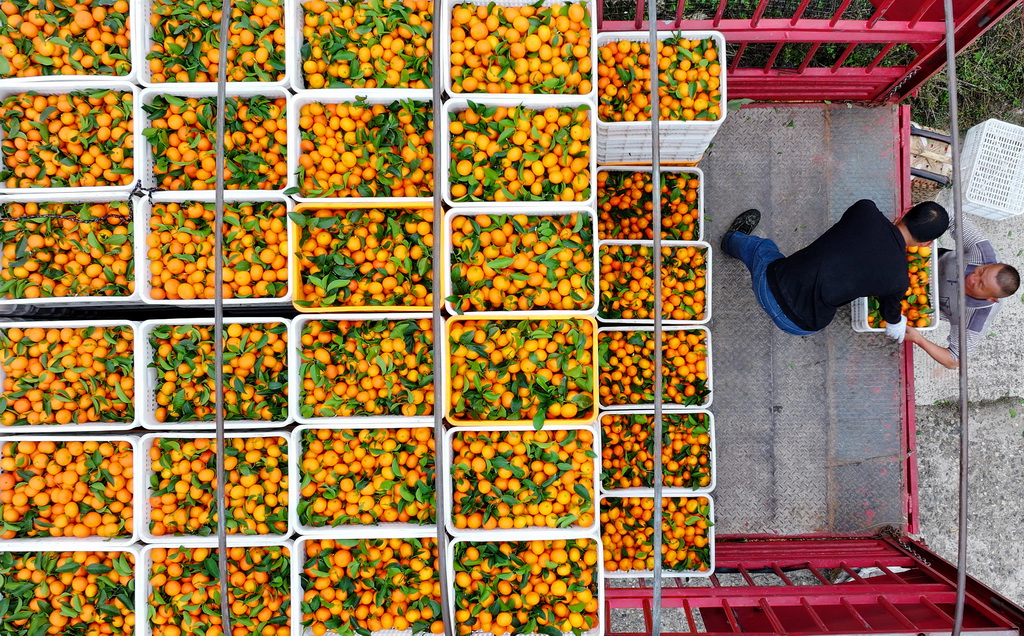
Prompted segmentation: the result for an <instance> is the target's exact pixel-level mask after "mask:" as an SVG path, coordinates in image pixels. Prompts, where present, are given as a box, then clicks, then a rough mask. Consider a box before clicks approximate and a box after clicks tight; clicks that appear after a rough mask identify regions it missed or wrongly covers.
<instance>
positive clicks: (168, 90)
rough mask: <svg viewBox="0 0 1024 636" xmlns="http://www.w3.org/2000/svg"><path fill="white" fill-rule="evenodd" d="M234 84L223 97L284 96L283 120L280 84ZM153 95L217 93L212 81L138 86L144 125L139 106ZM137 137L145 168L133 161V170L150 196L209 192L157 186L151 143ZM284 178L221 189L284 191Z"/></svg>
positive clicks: (285, 93)
mask: <svg viewBox="0 0 1024 636" xmlns="http://www.w3.org/2000/svg"><path fill="white" fill-rule="evenodd" d="M234 84H235V86H231V85H229V88H228V89H227V96H228V97H229V98H231V97H241V98H243V99H248V98H250V97H267V98H269V99H284V100H286V105H285V119H286V121H287V116H288V110H289V109H288V107H289V105H288V104H287V100H288V98H289V96H290V93H289V92H288V91H287V89H285V88H284V87H283V86H268V85H260V84H262V83H258V82H241V83H237V82H235V83H234ZM157 95H174V96H175V97H182V98H185V99H189V98H193V97H194V98H197V99H198V98H203V97H216V95H217V86H216V84H215V83H214V84H206V83H197V84H184V83H175V84H156V85H154V86H151V87H149V88H144V89H142V91H141V92H140V97H139V116H140V117H141V118H142V120H144V122H145V123H146V128H149V123H150V120H149V116H148V115H146V114H145V112H143V111H142V105H143V104H150V103H152V100H153V98H154V97H156V96H157ZM210 134H211V136H213V135H214V133H213V132H211V133H210ZM139 136H140V137H141V140H140V141H139V146H138V147H139V148H141V149H142V153H143V154H142V157H141V159H142V162H143V163H144V164H145V167H144V168H143V167H142V166H141V164H136V169H137V170H141V180H140V183H142V185H143V187H145V188H148V189H150V190H152V191H153V192H154V196H155V194H156V193H158V192H160V193H163V192H186V193H198V192H213V189H212V188H211V189H209V190H194V189H193V190H185V189H183V190H163V189H161V188H160V184H159V183H158V181H157V177H156V172H155V163H156V162H155V161H154V160H153V146H152V145H151V144H150V143H149V139H147V138H146V136H145V135H142V134H141V133H140V134H139ZM287 141H288V143H287V144H286V145H285V147H286V150H287V153H288V155H289V156H290V155H291V154H292V152H293V149H292V141H291V139H290V138H289V139H288V140H287ZM284 160H285V161H287V157H285V159H284ZM284 180H285V182H284V183H283V184H282V185H281V187H280V188H274V189H272V190H263V189H258V188H256V189H248V188H232V189H227V188H225V190H224V191H225V192H226V193H227V192H235V193H247V192H248V193H258V194H279V195H280V194H284V191H285V189H286V188H287V186H288V183H287V175H285V179H284Z"/></svg>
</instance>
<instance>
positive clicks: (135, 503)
mask: <svg viewBox="0 0 1024 636" xmlns="http://www.w3.org/2000/svg"><path fill="white" fill-rule="evenodd" d="M92 441H96V442H128V443H129V444H130V445H131V448H132V502H131V505H132V524H131V526H130V527H128V528H126V530H129V531H130V532H131V535H130V536H128V537H118V538H111V539H104V538H103V537H99V536H91V537H81V538H80V537H51V536H40V537H24V538H16V539H5V540H4V544H5V545H9V546H11V547H15V546H17V547H22V546H24V547H35V548H37V549H38V548H40V547H42V546H46V549H49V544H50V543H52V542H55V541H61V542H67V543H69V544H74V545H75V546H77V547H76V548H75V549H76V550H81V549H83V548H85V547H89V548H92V549H97V550H100V549H103V548H104V547H111V548H119V547H124V546H129V545H132V544H133V543H135V542H136V541H138V539H139V527H140V526H141V525H142V523H141V519H142V510H141V508H142V507H143V506H146V505H149V504H148V502H143V499H142V497H139V496H138V493H139V492H141V491H142V489H143V488H144V486H143V485H142V468H143V458H142V453H141V452H140V451H139V437H138V436H137V435H82V436H73V435H17V436H14V437H3V438H0V446H2V445H3V444H6V443H7V442H14V443H18V442H92ZM3 473H4V471H3V470H2V469H0V475H2V474H3Z"/></svg>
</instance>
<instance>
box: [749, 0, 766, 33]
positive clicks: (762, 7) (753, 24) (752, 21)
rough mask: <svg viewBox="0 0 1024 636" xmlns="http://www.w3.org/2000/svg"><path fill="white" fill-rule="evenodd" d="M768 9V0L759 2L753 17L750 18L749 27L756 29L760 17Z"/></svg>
mask: <svg viewBox="0 0 1024 636" xmlns="http://www.w3.org/2000/svg"><path fill="white" fill-rule="evenodd" d="M767 8H768V0H760V2H758V5H757V8H756V9H754V15H753V17H751V18H750V27H751V28H755V29H756V28H757V23H758V22H760V21H761V16H763V15H764V10H765V9H767Z"/></svg>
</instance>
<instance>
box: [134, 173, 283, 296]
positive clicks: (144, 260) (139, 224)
mask: <svg viewBox="0 0 1024 636" xmlns="http://www.w3.org/2000/svg"><path fill="white" fill-rule="evenodd" d="M194 201H198V202H200V203H208V204H210V205H211V206H212V205H213V203H214V193H213V192H211V191H188V192H156V193H154V194H153V196H152V197H151V198H141V199H138V201H137V202H136V203H135V255H136V256H135V257H136V260H137V262H138V267H137V270H138V271H139V272H140V275H139V276H138V278H137V280H136V282H135V291H136V293H137V294H138V295H139V297H140V299H141V300H142V302H144V303H146V304H148V305H171V306H182V307H212V306H213V304H214V301H213V299H205V298H197V299H195V300H180V299H179V300H174V299H167V298H165V299H163V300H157V299H155V298H153V297H152V290H153V285H152V283H153V281H152V279H151V278H150V276H151V274H150V270H149V266H150V263H151V262H152V261H151V260H150V258H149V247H148V246H147V244H146V240H147V238H148V237H149V233H150V228H149V222H150V218H151V216H150V215H151V214H152V210H153V205H155V204H158V203H185V202H194ZM263 201H274V202H277V203H280V204H282V205H284V206H285V209H286V211H288V212H291V210H292V207H293V203H292V201H291V199H290V198H288V197H286V196H284V195H281V194H273V193H262V192H260V191H258V190H241V191H240V190H228V191H226V192H225V193H224V202H225V203H227V204H231V203H257V202H263ZM281 222H282V223H284V224H285V230H286V232H287V233H288V245H287V246H285V258H286V259H287V260H288V264H287V266H286V267H287V269H288V288H287V290H286V292H285V295H284V296H278V297H276V298H226V299H224V305H225V306H227V307H231V306H245V307H265V306H268V305H269V306H278V305H290V304H291V300H292V293H293V292H294V290H295V283H294V281H292V279H291V271H292V266H291V260H292V252H291V249H289V247H288V246H290V245H291V241H292V236H291V234H292V229H293V224H292V223H290V222H289V221H288V218H287V215H285V217H284V218H282V219H281ZM225 269H227V266H226V265H225Z"/></svg>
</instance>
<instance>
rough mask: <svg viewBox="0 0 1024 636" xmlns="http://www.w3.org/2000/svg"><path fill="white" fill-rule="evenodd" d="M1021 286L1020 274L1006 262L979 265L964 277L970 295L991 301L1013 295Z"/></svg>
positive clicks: (965, 286)
mask: <svg viewBox="0 0 1024 636" xmlns="http://www.w3.org/2000/svg"><path fill="white" fill-rule="evenodd" d="M1019 287H1020V274H1019V273H1018V272H1017V270H1016V269H1014V268H1013V267H1011V266H1009V265H1007V264H1006V263H993V264H991V265H978V266H977V267H975V268H974V270H973V271H972V272H971V273H970V274H968V275H967V278H966V279H964V289H965V290H966V292H967V295H968V296H970V297H972V298H977V299H979V300H988V301H990V302H995V301H997V300H999V299H1000V298H1006V297H1007V296H1012V295H1013V294H1015V293H1016V292H1017V288H1019Z"/></svg>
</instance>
